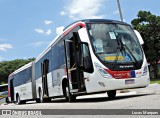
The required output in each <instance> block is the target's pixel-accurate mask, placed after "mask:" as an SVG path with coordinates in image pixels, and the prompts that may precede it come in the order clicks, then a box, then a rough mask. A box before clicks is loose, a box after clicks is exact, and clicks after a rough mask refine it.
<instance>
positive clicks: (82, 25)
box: [63, 23, 86, 36]
mask: <svg viewBox="0 0 160 118" xmlns="http://www.w3.org/2000/svg"><path fill="white" fill-rule="evenodd" d="M77 26H81V27H86V26H85V24H83V23H77V24H75V25H73V26H72V27H71V28H69V29H68V30H67V31H65V32H64V33H63V36H66V35H67V34H68V33H69V32H70V31H71V30H73V29H74V28H75V27H77Z"/></svg>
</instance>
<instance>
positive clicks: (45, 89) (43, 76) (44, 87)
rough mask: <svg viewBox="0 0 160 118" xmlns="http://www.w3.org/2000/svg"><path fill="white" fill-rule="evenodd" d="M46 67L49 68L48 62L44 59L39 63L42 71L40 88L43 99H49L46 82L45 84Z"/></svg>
mask: <svg viewBox="0 0 160 118" xmlns="http://www.w3.org/2000/svg"><path fill="white" fill-rule="evenodd" d="M48 67H49V60H48V59H45V60H44V61H43V62H42V63H41V69H42V88H43V96H44V97H49V93H48V82H47V73H48Z"/></svg>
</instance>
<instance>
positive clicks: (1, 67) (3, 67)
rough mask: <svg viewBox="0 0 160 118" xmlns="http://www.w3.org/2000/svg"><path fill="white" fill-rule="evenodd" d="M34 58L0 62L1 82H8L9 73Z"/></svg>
mask: <svg viewBox="0 0 160 118" xmlns="http://www.w3.org/2000/svg"><path fill="white" fill-rule="evenodd" d="M33 60H34V58H30V59H27V60H24V59H16V60H12V61H2V62H0V83H7V82H8V76H9V74H11V73H12V72H14V71H15V70H17V69H18V68H20V67H22V66H23V65H25V64H27V63H29V62H31V61H33Z"/></svg>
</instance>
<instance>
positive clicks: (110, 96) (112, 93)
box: [107, 90, 116, 99]
mask: <svg viewBox="0 0 160 118" xmlns="http://www.w3.org/2000/svg"><path fill="white" fill-rule="evenodd" d="M107 95H108V98H109V99H114V98H115V97H116V90H111V91H107Z"/></svg>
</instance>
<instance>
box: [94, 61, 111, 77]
mask: <svg viewBox="0 0 160 118" xmlns="http://www.w3.org/2000/svg"><path fill="white" fill-rule="evenodd" d="M94 65H95V66H96V68H97V70H98V72H99V73H100V74H101V75H102V76H103V77H105V78H113V77H112V76H111V75H110V74H109V73H108V72H106V71H105V70H104V69H103V68H102V67H101V66H100V65H99V64H98V63H94Z"/></svg>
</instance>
